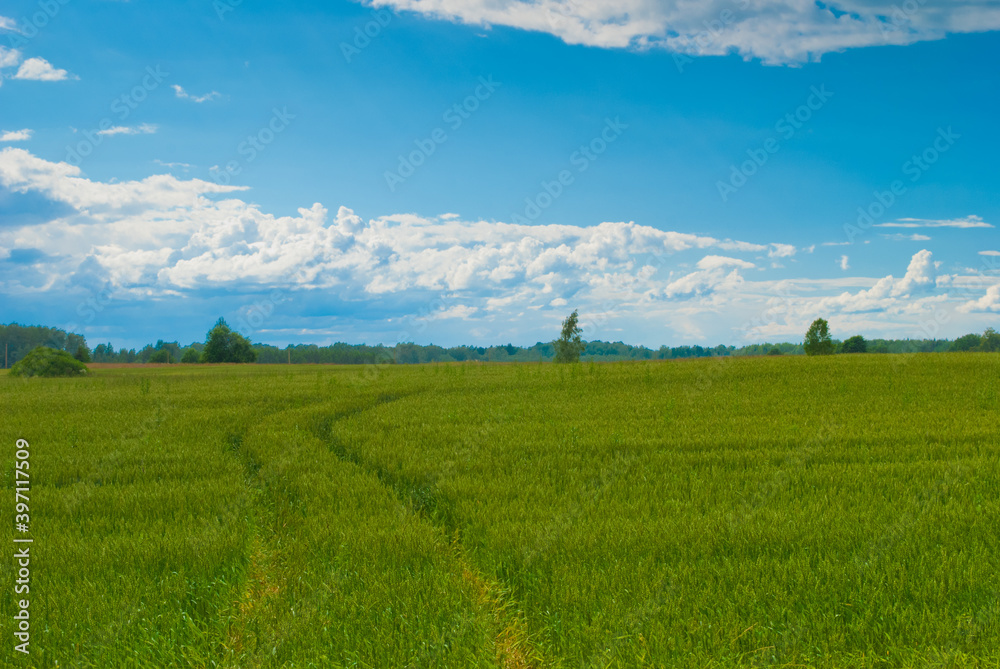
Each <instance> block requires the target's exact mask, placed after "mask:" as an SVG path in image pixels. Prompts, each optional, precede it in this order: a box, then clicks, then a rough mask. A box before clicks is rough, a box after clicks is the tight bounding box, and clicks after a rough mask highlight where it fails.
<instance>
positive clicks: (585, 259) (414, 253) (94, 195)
mask: <svg viewBox="0 0 1000 669" xmlns="http://www.w3.org/2000/svg"><path fill="white" fill-rule="evenodd" d="M0 186H3V187H5V188H8V189H11V190H15V191H19V192H27V191H36V192H39V193H41V194H43V195H45V196H46V197H48V198H50V199H52V200H54V201H57V202H61V203H64V204H66V205H68V206H70V207H72V208H73V210H74V212H75V214H74V215H70V216H63V217H61V218H58V219H54V220H52V221H49V222H47V223H44V224H41V225H34V226H30V227H25V228H21V229H17V230H6V231H2V230H0V246H5V245H6V244H9V243H10V242H11V240H13V239H14V238H16V239H17V240H18V241H19V243H20V244H22V245H30V246H32V247H35V248H41V249H43V250H45V251H46V252H49V253H50V254H51V255H52V257H53V258H58V259H59V260H58V261H53V262H54V263H57V264H55V265H53V266H52V267H50V268H49V270H50V271H51V272H52V273H53V276H55V277H56V278H57V280H58V277H60V276H61V277H64V278H65V277H66V276H69V275H71V274H72V272H73V271H76V268H77V267H78V266H81V265H83V264H84V263H86V265H87V267H88V268H89V269H88V271H89V272H91V273H94V272H97V273H99V274H101V276H100V277H99V278H100V279H101V280H103V281H107V282H109V283H111V284H112V285H114V286H118V287H121V288H123V289H126V290H133V289H134V290H141V291H144V293H145V294H147V295H151V294H158V293H161V294H168V293H172V292H177V291H188V290H192V291H196V290H199V289H202V288H204V287H206V286H212V287H220V286H245V285H254V284H256V285H262V286H263V285H266V286H281V287H288V288H292V289H306V290H333V291H336V292H337V294H339V295H346V296H354V297H357V298H358V299H369V298H371V297H372V296H377V295H389V294H405V293H407V292H408V291H418V292H419V291H433V292H437V293H454V294H462V295H467V296H469V297H471V298H477V299H478V298H481V299H482V300H484V302H483V304H482V306H483V308H486V309H488V308H489V306H490V303H489V300H491V299H494V298H496V297H497V296H498V295H503V296H504V297H505V298H507V297H510V296H513V298H514V300H515V301H516V302H517V303H518V304H519V306H520V307H524V306H526V305H532V304H533V305H536V306H538V305H548V304H549V303H551V302H552V301H553V300H554V299H557V298H560V297H565V296H566V295H574V294H586V295H591V296H593V297H595V299H596V298H599V297H603V296H614V298H615V299H619V300H627V301H631V302H635V303H638V302H642V301H644V300H645V301H650V300H664V299H674V298H683V297H685V296H692V295H708V294H711V293H713V292H714V291H717V290H724V289H727V288H732V287H734V286H737V285H739V283H740V282H741V281H742V278H741V277H740V271H741V270H744V269H750V268H753V267H754V264H753V263H751V262H749V261H747V260H742V259H739V258H734V257H728V256H722V255H705V256H703V257H702V258H701V260H699V261H698V263H697V267H698V269H697V271H696V272H694V273H690V274H687V275H685V276H676V275H675V274H674V273H673V272H672V271H671V267H673V266H675V265H677V264H678V263H675V262H674V261H672V260H670V258H671V257H672V256H673V255H674V254H678V253H682V252H685V251H697V250H702V249H723V248H733V247H748V248H751V249H753V250H754V251H755V252H759V248H765V249H766V248H771V246H772V245H753V244H744V243H742V242H738V241H734V240H720V239H716V238H712V237H707V236H700V235H694V234H687V233H680V232H670V231H661V230H657V229H655V228H651V227H646V226H642V225H636V224H635V223H631V222H608V223H602V224H600V225H595V226H590V227H577V226H570V225H537V226H532V225H515V224H509V223H497V222H487V221H462V220H459V219H457V218H454V217H452V216H445V217H441V218H424V217H420V216H415V215H412V214H397V215H390V216H382V217H378V218H375V219H371V220H367V221H366V220H364V219H362V218H361V217H360V216H358V215H357V214H356V213H354V212H353V211H352V210H350V209H348V208H347V207H340V208H339V209H338V210H337V211H336V213H335V214H333V215H331V214H330V212H329V211H328V210H327V209H326V208H325V207H323V206H322V205H320V204H318V203H317V204H314V205H312V206H311V207H308V208H301V209H299V210H298V214H297V215H294V216H280V217H279V216H274V215H271V214H268V213H265V212H263V211H261V210H260V209H259V208H258V207H257V206H256V205H253V204H248V203H246V202H244V201H242V200H240V199H236V198H233V197H232V195H231V194H232V193H234V192H235V191H237V190H239V189H237V188H235V187H230V186H220V185H218V184H214V183H210V182H206V181H201V180H197V179H190V180H184V179H178V178H175V177H174V176H171V175H157V176H153V177H149V178H147V179H145V180H143V181H129V182H122V183H113V184H112V183H101V182H95V181H91V180H89V179H86V178H85V177H84V176H83V175H82V173H81V171H80V169H79V168H78V167H74V166H71V165H68V164H66V163H52V162H48V161H45V160H42V159H40V158H37V157H35V156H33V155H32V154H30V153H28V152H27V151H23V150H20V149H11V148H8V149H4V150H3V151H0ZM218 195H223V196H226V197H224V199H221V200H217V199H214V198H215V197H216V196H218ZM58 263H62V264H61V265H60V264H58ZM467 306H476V307H477V308H478V307H479V305H476V304H472V305H467ZM454 313H455V314H459V313H462V314H467V313H471V312H459V311H456V312H454Z"/></svg>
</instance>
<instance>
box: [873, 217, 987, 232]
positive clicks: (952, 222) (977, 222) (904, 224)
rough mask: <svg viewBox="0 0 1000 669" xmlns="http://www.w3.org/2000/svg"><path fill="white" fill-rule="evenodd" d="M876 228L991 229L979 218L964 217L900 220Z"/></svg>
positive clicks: (877, 225)
mask: <svg viewBox="0 0 1000 669" xmlns="http://www.w3.org/2000/svg"><path fill="white" fill-rule="evenodd" d="M875 227H876V228H960V229H970V228H992V227H993V226H992V225H990V224H989V223H986V222H985V221H983V219H982V217H980V216H966V217H965V218H954V219H947V220H928V219H924V218H901V219H899V220H898V221H895V222H893V223H876V224H875Z"/></svg>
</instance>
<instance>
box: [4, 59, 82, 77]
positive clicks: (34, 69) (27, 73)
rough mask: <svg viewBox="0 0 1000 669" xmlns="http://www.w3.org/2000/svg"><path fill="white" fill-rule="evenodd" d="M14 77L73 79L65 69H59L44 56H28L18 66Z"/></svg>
mask: <svg viewBox="0 0 1000 669" xmlns="http://www.w3.org/2000/svg"><path fill="white" fill-rule="evenodd" d="M14 78H15V79H27V80H30V81H65V80H66V79H71V78H72V79H75V78H76V77H72V76H71V75H70V74H69V73H68V72H67V71H66V70H59V69H56V68H54V67H52V65H51V64H50V63H49V61H47V60H45V59H44V58H29V59H27V60H26V61H24V62H23V63H21V67H19V68H18V70H17V74H15V75H14Z"/></svg>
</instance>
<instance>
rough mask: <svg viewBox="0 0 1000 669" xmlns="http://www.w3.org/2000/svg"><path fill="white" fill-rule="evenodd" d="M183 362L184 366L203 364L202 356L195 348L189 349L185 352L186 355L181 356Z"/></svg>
mask: <svg viewBox="0 0 1000 669" xmlns="http://www.w3.org/2000/svg"><path fill="white" fill-rule="evenodd" d="M181 362H182V363H184V364H191V363H195V362H201V354H200V353H198V351H197V350H195V349H193V348H189V349H188V350H186V351H184V355H182V356H181Z"/></svg>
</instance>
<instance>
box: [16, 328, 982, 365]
mask: <svg viewBox="0 0 1000 669" xmlns="http://www.w3.org/2000/svg"><path fill="white" fill-rule="evenodd" d="M981 341H982V338H981V337H980V335H977V334H969V335H966V336H964V337H961V338H959V339H956V340H954V341H951V340H947V339H871V340H868V341H867V342H866V343H867V351H868V352H869V353H940V352H946V351H970V350H977V349H978V348H979V346H980V343H981ZM834 344H835V346H836V347H837V350H838V351H839V350H840V348H841V346H842V342H839V341H836V340H835V341H834ZM37 346H48V347H51V348H55V349H61V350H64V351H68V352H69V353H71V354H73V355H76V356H77V357H78V358H85V361H86V362H98V363H156V362H159V363H166V362H182V361H195V360H197V359H198V358H199V357H200V355H201V352H202V351H203V350H204V348H205V344H204V343H201V342H194V343H191V344H188V345H187V346H184V345H182V344H180V343H178V342H176V341H173V342H165V341H163V340H159V341H157V342H156V343H155V344H147V345H146V346H144V347H143V348H141V349H139V350H136V349H134V348H132V349H125V348H119V349H115V347H114V346H113V345H112V344H110V343H107V344H98V345H97V346H96V347H94V348H89V347H88V345H87V341H86V339H85V338H84V337H83V336H82V335H79V334H73V333H68V332H65V331H63V330H60V329H58V328H50V327H43V326H22V325H18V324H16V323H14V324H11V325H0V349H2V350H0V355H5V358H4V365H5V368H6V367H10V366H11V365H13V364H14V363H15V362H17V361H18V360H20V359H21V358H22V357H24V356H25V355H26V354H27V353H28V352H29V351H31V350H32V349H33V348H35V347H37ZM253 348H254V350H255V351H256V352H257V364H288V363H291V364H366V363H375V364H403V365H405V364H415V363H427V362H462V361H466V360H475V361H483V362H543V361H551V360H552V359H553V358H554V356H555V351H554V347H553V344H552V342H538V343H537V344H535V345H534V346H529V347H522V346H514V345H512V344H506V345H503V346H489V347H483V346H453V347H451V348H443V347H441V346H434V345H428V346H421V345H419V344H412V343H403V344H396V345H395V346H382V345H378V346H367V345H365V344H344V343H337V344H331V345H330V346H317V345H316V344H296V345H289V346H286V347H285V348H278V347H277V346H271V345H268V344H254V345H253ZM804 353H805V351H804V350H803V347H802V344H801V343H796V344H792V343H777V344H770V343H764V344H751V345H749V346H741V347H736V346H725V345H722V344H720V345H719V346H715V347H711V348H707V347H703V346H673V347H671V346H661V347H660V348H658V349H651V348H647V347H645V346H632V345H629V344H624V343H622V342H605V341H590V342H587V345H586V348H585V349H584V352H583V355H582V356H581V359H582V360H584V361H587V360H601V361H609V362H613V361H620V360H675V359H681V358H706V357H721V356H761V355H804Z"/></svg>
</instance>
